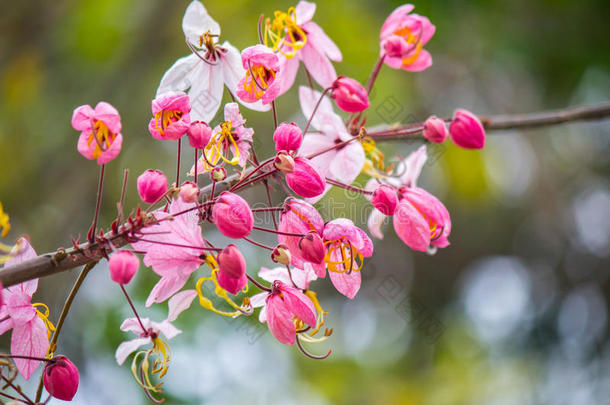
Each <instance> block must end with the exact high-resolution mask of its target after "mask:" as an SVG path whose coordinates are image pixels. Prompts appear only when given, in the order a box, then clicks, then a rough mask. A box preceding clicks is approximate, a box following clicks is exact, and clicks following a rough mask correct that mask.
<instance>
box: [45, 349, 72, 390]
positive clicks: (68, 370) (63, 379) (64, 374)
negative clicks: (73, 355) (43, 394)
mask: <svg viewBox="0 0 610 405" xmlns="http://www.w3.org/2000/svg"><path fill="white" fill-rule="evenodd" d="M51 360H52V361H50V362H47V365H46V366H45V367H44V371H43V372H42V375H43V377H42V382H43V383H44V387H45V388H46V390H47V391H48V392H49V394H51V396H52V397H54V398H57V399H61V400H62V401H72V398H74V395H76V391H77V390H78V369H77V368H76V366H75V365H74V364H72V362H71V361H70V360H68V358H67V357H66V356H55V357H53V358H52V359H51Z"/></svg>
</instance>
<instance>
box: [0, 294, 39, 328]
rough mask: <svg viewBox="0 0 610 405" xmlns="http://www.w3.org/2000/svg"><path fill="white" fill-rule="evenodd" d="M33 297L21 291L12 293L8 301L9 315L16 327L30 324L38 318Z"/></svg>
mask: <svg viewBox="0 0 610 405" xmlns="http://www.w3.org/2000/svg"><path fill="white" fill-rule="evenodd" d="M31 301H32V297H30V296H29V295H28V294H26V293H24V292H20V291H16V292H14V293H12V294H11V295H10V296H9V297H8V298H7V299H6V309H7V312H8V315H9V316H10V317H11V318H12V319H13V322H14V324H15V325H22V324H24V323H27V322H29V321H30V320H31V319H32V318H33V317H35V316H36V309H35V308H34V307H33V306H32V303H31Z"/></svg>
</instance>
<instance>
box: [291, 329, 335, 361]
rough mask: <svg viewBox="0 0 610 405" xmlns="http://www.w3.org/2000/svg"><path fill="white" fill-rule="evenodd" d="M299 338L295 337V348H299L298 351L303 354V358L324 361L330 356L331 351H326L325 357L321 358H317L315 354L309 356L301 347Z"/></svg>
mask: <svg viewBox="0 0 610 405" xmlns="http://www.w3.org/2000/svg"><path fill="white" fill-rule="evenodd" d="M299 336H300V335H297V338H296V343H297V347H298V348H299V351H300V352H301V353H303V354H304V355H305V356H307V357H309V358H310V359H313V360H324V359H326V358H328V356H330V354H331V353H332V351H333V349H328V353H326V354H325V355H322V356H317V355H315V354H311V353H309V352H308V351H307V350H305V348H304V347H303V345H301V341H300V339H299Z"/></svg>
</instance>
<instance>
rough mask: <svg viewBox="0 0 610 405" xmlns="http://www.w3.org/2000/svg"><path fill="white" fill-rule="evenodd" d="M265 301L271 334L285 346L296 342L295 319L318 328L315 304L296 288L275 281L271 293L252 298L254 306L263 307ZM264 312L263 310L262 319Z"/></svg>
mask: <svg viewBox="0 0 610 405" xmlns="http://www.w3.org/2000/svg"><path fill="white" fill-rule="evenodd" d="M263 299H264V300H265V304H264V305H265V307H264V310H265V311H264V318H263V319H261V322H265V321H266V322H267V325H269V330H270V331H271V334H272V335H273V336H274V337H275V338H276V339H277V340H278V341H279V342H280V343H283V344H285V345H293V344H294V342H295V340H296V326H295V324H294V322H293V318H294V317H297V318H298V319H300V320H302V321H303V322H304V323H306V324H307V325H309V326H310V327H312V328H315V327H316V324H317V318H316V309H315V307H314V304H313V302H311V300H310V299H309V297H307V296H306V295H305V294H303V293H302V292H301V291H299V290H298V289H296V288H294V287H290V286H288V285H286V284H284V283H283V282H281V281H279V280H277V279H276V280H275V281H273V285H272V287H271V292H270V293H266V292H264V293H261V294H258V295H256V296H254V297H252V306H253V307H254V306H261V304H260V301H262V300H263ZM262 317H263V311H262V310H261V317H259V319H260V318H262Z"/></svg>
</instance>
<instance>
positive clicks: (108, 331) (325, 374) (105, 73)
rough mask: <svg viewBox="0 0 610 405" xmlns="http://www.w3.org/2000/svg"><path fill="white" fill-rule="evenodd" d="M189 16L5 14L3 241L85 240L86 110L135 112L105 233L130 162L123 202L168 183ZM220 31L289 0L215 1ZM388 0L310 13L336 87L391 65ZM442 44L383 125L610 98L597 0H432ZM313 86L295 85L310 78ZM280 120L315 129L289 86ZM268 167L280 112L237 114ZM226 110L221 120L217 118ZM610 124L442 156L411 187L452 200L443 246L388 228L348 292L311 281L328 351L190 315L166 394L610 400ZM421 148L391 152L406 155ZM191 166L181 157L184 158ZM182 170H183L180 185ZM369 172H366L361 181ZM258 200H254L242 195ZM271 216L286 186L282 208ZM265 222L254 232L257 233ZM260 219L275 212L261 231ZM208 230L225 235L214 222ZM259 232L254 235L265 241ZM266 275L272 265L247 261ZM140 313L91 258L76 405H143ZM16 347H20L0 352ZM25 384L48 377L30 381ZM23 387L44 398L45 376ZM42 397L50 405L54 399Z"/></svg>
mask: <svg viewBox="0 0 610 405" xmlns="http://www.w3.org/2000/svg"><path fill="white" fill-rule="evenodd" d="M187 4H188V2H187V1H175V0H165V1H150V0H105V1H96V0H82V1H80V0H79V1H76V0H57V1H53V2H49V1H44V0H28V1H22V2H10V3H9V2H3V3H2V5H1V10H2V11H1V12H0V123H1V124H0V201H2V203H3V204H4V208H5V210H6V211H7V212H8V213H9V214H10V215H11V222H12V225H13V230H12V231H11V233H10V235H9V237H8V241H12V240H14V239H16V238H17V237H18V236H19V235H22V234H27V235H29V237H30V238H31V241H32V243H33V245H34V246H35V248H36V249H37V250H38V251H39V252H44V251H50V250H53V249H55V248H57V247H58V246H69V245H70V236H71V235H74V236H77V235H79V234H81V235H83V236H84V234H85V233H86V230H87V229H88V226H89V224H90V221H91V216H92V214H93V210H94V201H95V190H96V186H97V176H98V167H97V165H96V164H95V163H92V162H90V161H87V160H85V159H83V158H82V157H81V156H80V155H79V154H78V153H77V151H76V140H77V137H78V134H77V133H76V132H75V131H74V130H73V129H72V128H71V127H70V117H71V114H72V110H73V109H74V107H76V106H78V105H81V104H93V105H94V104H95V103H97V102H98V101H100V100H106V101H108V102H110V103H112V104H113V105H115V106H116V107H117V108H118V110H119V111H120V113H121V116H122V121H123V136H124V139H125V141H124V144H123V151H122V152H121V155H120V156H119V157H118V158H117V159H116V160H115V161H113V162H112V163H111V164H110V165H109V166H108V171H107V182H106V184H105V193H104V200H103V213H102V224H103V225H107V224H109V223H110V222H111V221H112V218H113V215H115V202H116V201H117V200H118V198H119V195H120V184H121V180H122V174H123V169H124V168H129V169H130V171H131V177H130V183H129V185H130V187H129V190H128V193H127V207H130V208H134V207H136V206H137V204H138V198H137V193H136V192H135V178H136V177H137V175H139V173H141V172H142V171H143V170H145V169H148V168H159V169H161V170H163V171H165V172H166V173H167V174H168V175H169V174H170V173H174V170H175V166H174V165H175V150H174V148H175V144H173V143H171V142H167V143H163V142H159V141H155V140H153V139H152V138H151V136H150V135H149V133H148V131H147V123H148V120H149V119H150V115H151V113H150V101H151V99H152V97H154V93H155V90H156V87H157V85H158V82H159V80H160V78H161V76H162V74H163V73H164V72H165V70H166V69H167V68H168V67H169V66H170V65H171V64H172V63H173V62H174V61H175V60H176V59H177V58H178V57H181V56H184V55H186V54H188V49H187V48H186V46H185V44H184V38H183V33H182V30H181V19H182V15H183V13H184V10H185V8H186V6H187ZM204 4H205V5H206V7H207V9H208V11H209V12H210V14H211V15H212V16H213V17H214V18H215V19H216V20H217V21H218V22H219V23H220V24H221V27H222V40H229V41H230V42H231V43H233V44H234V45H236V46H237V47H238V48H240V49H243V48H244V47H246V46H249V45H252V44H253V43H254V42H255V41H256V21H257V18H258V15H259V14H260V13H261V12H263V13H265V14H266V15H271V14H272V12H273V11H274V10H275V9H281V10H285V9H287V8H288V7H290V6H291V5H294V4H293V3H291V2H287V1H281V0H273V1H271V0H265V1H245V0H241V1H239V0H238V1H230V2H229V1H211V0H210V1H205V2H204ZM400 4H401V3H400V2H397V1H375V2H371V1H364V0H332V1H324V2H319V4H318V8H317V11H316V15H315V21H316V22H318V23H319V24H320V25H321V26H322V27H323V28H324V29H325V30H326V32H327V33H328V34H329V35H330V37H331V38H333V39H334V41H335V42H336V43H337V44H338V45H339V47H340V48H341V50H342V52H343V62H341V63H339V64H336V68H337V71H338V72H339V74H345V75H347V76H351V77H355V78H356V79H359V80H361V81H362V82H364V81H365V80H366V78H367V77H368V74H369V72H370V70H371V68H372V66H373V64H374V62H375V60H376V57H377V55H378V46H379V45H378V31H379V28H380V27H381V24H382V23H383V21H384V19H385V17H386V16H387V15H388V14H389V13H390V12H391V11H392V10H393V9H394V8H395V7H397V6H398V5H400ZM415 5H416V12H418V13H420V14H422V15H426V16H428V17H429V18H430V19H431V21H432V22H433V23H434V24H435V25H436V27H437V31H436V35H435V36H434V38H433V39H432V40H431V41H430V43H429V45H428V46H427V49H429V51H430V52H431V53H432V55H433V59H434V65H433V66H432V67H431V68H430V69H428V70H427V71H425V72H423V73H418V74H412V73H407V72H403V71H393V70H391V69H389V68H387V67H384V68H383V70H382V73H381V77H380V79H379V80H378V82H377V84H376V86H375V88H376V91H375V93H374V94H373V95H372V99H373V103H372V107H371V110H370V114H369V123H370V124H373V125H375V124H391V123H394V122H405V121H408V122H410V121H414V120H424V119H425V118H426V117H427V116H428V115H429V114H430V113H436V114H438V115H440V116H449V115H450V114H451V113H452V111H453V109H455V108H456V107H464V108H467V109H470V110H472V111H475V112H476V113H479V114H491V113H517V112H528V111H535V110H544V109H550V108H558V107H563V106H568V105H579V104H589V103H595V102H599V101H604V100H607V99H609V98H610V41H608V38H610V25H609V24H608V23H607V21H608V19H609V18H610V2H608V1H605V0H582V1H579V2H574V1H568V0H565V1H564V0H536V1H526V0H510V1H507V0H492V1H466V0H435V1H425V2H418V3H416V4H415ZM299 78H300V80H301V82H302V83H303V81H304V77H303V76H302V72H301V76H299ZM278 111H279V117H280V119H281V120H284V121H291V120H292V121H296V122H300V123H301V124H303V123H304V117H303V116H302V114H301V112H300V110H299V107H298V104H297V97H296V91H294V90H293V91H291V92H290V93H288V94H287V95H285V96H283V97H282V98H281V99H279V101H278ZM244 115H245V116H246V118H247V119H248V123H249V125H250V126H252V127H254V128H255V131H256V136H255V137H256V143H255V145H256V147H257V148H258V150H259V156H266V155H269V154H270V153H271V150H272V147H273V145H272V143H271V134H272V125H271V115H270V114H262V113H256V112H251V111H246V110H244ZM217 117H218V116H217ZM609 142H610V121H608V120H606V121H599V122H595V123H575V124H570V125H563V126H559V127H552V128H548V129H540V130H532V131H504V132H496V133H492V134H490V137H489V139H488V143H487V147H486V149H485V150H484V151H481V152H474V151H463V150H458V149H457V148H455V147H452V146H451V145H447V146H443V147H437V148H433V149H431V151H430V154H431V156H432V158H431V159H430V161H429V163H428V164H427V165H426V167H425V168H424V174H423V177H422V182H421V184H422V185H423V186H424V187H425V188H427V189H428V190H430V191H431V192H433V193H434V194H435V195H437V196H438V197H439V198H440V199H441V200H442V201H443V202H444V203H445V205H446V206H447V207H448V209H449V211H450V212H451V216H452V220H453V224H454V226H453V231H452V234H451V238H450V239H451V242H452V244H451V246H450V247H448V248H446V249H443V250H441V251H439V252H438V253H437V254H436V255H434V256H427V255H424V254H420V253H414V252H412V251H411V250H409V249H408V248H406V247H405V246H404V245H403V244H402V243H401V242H400V241H399V240H398V238H397V237H396V236H395V235H394V232H393V230H391V226H389V227H387V228H386V238H385V239H384V240H383V242H379V241H378V242H377V243H376V246H375V250H376V253H375V256H374V258H373V259H371V260H369V261H368V262H367V265H366V267H365V269H364V270H363V288H362V290H361V291H360V293H359V294H358V296H357V297H356V299H355V300H353V301H350V300H348V299H346V298H344V297H343V296H340V295H339V294H338V293H337V292H336V291H334V289H333V288H332V287H329V283H328V282H326V281H318V282H317V283H316V284H315V288H316V289H318V291H319V296H320V298H321V300H322V303H323V305H324V307H325V309H326V310H328V311H329V312H330V314H329V316H328V325H329V326H331V327H333V328H334V330H335V333H334V334H333V337H332V338H331V339H330V340H329V341H328V342H327V344H326V343H325V344H322V345H320V347H310V350H312V351H315V352H318V353H324V352H325V351H326V350H327V349H328V348H329V347H332V348H333V354H332V356H331V357H330V358H329V359H327V360H325V361H313V360H309V359H306V358H304V357H303V356H301V355H300V354H299V353H298V352H297V351H296V350H295V349H294V348H291V347H286V346H283V345H281V344H279V343H277V342H276V341H275V340H274V339H273V338H272V336H271V335H270V333H269V332H268V331H267V328H266V326H264V325H260V324H259V323H258V321H257V320H256V317H252V318H253V319H251V320H246V321H243V320H237V321H227V320H226V319H221V318H219V317H217V316H215V315H214V314H211V313H208V312H206V311H205V310H203V309H202V308H200V307H198V306H196V305H193V307H192V308H191V309H190V310H189V311H188V312H186V313H185V314H183V315H182V316H181V318H180V319H179V320H178V321H177V326H178V327H179V328H181V329H182V330H183V331H184V333H182V334H181V335H180V336H178V337H176V338H174V339H173V340H172V341H171V342H170V343H171V347H172V350H173V360H172V364H171V368H170V371H169V373H168V375H167V376H166V379H165V393H164V394H165V396H166V398H167V402H166V403H170V404H232V403H245V402H247V403H250V404H305V403H308V404H434V405H444V404H447V405H449V404H502V405H509V404H566V405H567V404H570V405H579V404H583V405H584V404H587V405H588V404H610V343H609V341H608V336H609V333H608V303H609V296H610V281H609V279H608V277H609V275H610V183H609V180H608V173H609V169H610V161H609V160H608V156H609V153H608V152H609V150H610V148H609ZM417 146H418V145H416V144H405V143H392V144H384V145H383V146H382V148H383V150H384V151H385V152H386V153H387V154H388V155H389V156H391V155H393V154H399V155H402V156H405V155H406V154H407V153H408V152H409V151H410V150H413V149H414V148H415V147H417ZM188 164H189V165H190V162H188ZM186 169H187V167H186V164H185V166H184V170H186ZM363 181H364V179H363ZM246 195H247V196H248V199H249V200H250V201H255V200H262V198H263V195H264V194H263V193H262V190H261V189H260V188H258V189H253V190H251V191H248V192H247V193H246ZM273 198H274V199H275V201H281V200H282V199H283V195H282V193H281V191H280V190H278V191H276V192H275V193H274V195H273ZM319 208H320V210H321V212H322V213H323V214H324V216H325V219H327V220H328V219H331V218H332V217H333V216H348V217H350V218H352V219H354V221H355V222H356V223H357V224H360V225H361V226H362V227H365V224H366V218H367V215H368V212H369V211H368V208H367V206H366V204H365V201H364V200H363V199H362V198H361V197H358V196H353V195H349V194H347V195H346V194H344V193H342V192H341V193H339V192H336V193H332V194H331V195H330V196H329V197H328V198H326V199H325V200H323V201H322V202H321V203H320V204H319ZM262 220H264V218H261V221H262ZM268 221H269V219H268V218H267V222H268ZM204 232H205V235H206V237H209V238H210V239H211V240H220V238H219V237H218V235H217V233H215V232H214V229H212V227H210V226H206V228H205V231H204ZM265 238H266V235H261V236H260V240H263V241H268V242H269V243H272V242H271V239H265ZM244 249H245V251H246V253H247V258H248V268H249V272H250V273H251V274H254V273H255V272H256V271H257V270H258V268H259V267H260V266H270V265H271V264H272V263H271V262H270V261H269V259H268V257H267V253H266V252H260V251H257V250H254V249H251V248H250V247H244ZM76 276H77V271H76V270H74V271H71V272H68V273H64V274H61V275H57V276H55V277H52V278H48V279H43V280H41V282H40V288H39V292H38V293H37V294H36V296H35V300H36V301H42V302H45V303H47V304H49V306H50V307H51V310H52V319H56V318H57V316H58V315H59V311H60V308H61V305H62V303H63V300H64V299H65V297H66V295H67V293H68V291H69V289H70V287H71V284H72V282H73V280H74V279H75V278H76ZM155 281H156V276H155V275H154V274H152V272H151V271H150V270H149V269H145V268H141V269H140V272H139V274H138V276H137V278H136V280H135V282H134V283H132V285H130V286H129V290H130V292H131V293H132V295H133V296H134V299H135V301H136V303H137V305H138V306H139V308H141V309H140V311H141V314H143V315H144V316H151V317H152V318H155V319H158V320H161V319H164V318H165V316H166V314H167V313H166V311H167V307H166V305H158V306H157V307H154V308H151V309H144V308H143V302H144V300H145V298H146V296H147V294H148V291H150V288H151V286H152V285H153V284H154V282H155ZM127 316H130V313H129V310H128V307H127V305H126V304H125V302H124V300H123V299H122V296H121V293H120V290H119V289H118V288H117V287H116V285H114V284H113V283H112V282H111V281H110V279H109V277H108V271H107V269H106V267H105V264H104V263H102V264H100V265H99V266H98V267H97V268H96V269H95V271H93V272H92V274H91V275H90V276H89V278H88V279H87V280H86V281H85V283H84V287H83V289H82V291H81V292H80V294H79V296H78V297H77V299H76V301H75V306H74V309H73V310H72V312H71V313H70V316H69V318H68V320H67V323H66V325H65V329H64V331H63V333H62V336H61V338H60V341H59V350H58V351H59V352H61V353H64V354H66V355H68V356H70V357H71V358H72V359H73V360H74V362H75V363H76V364H77V365H78V367H79V369H80V371H81V387H80V390H79V393H78V394H77V396H76V398H75V401H74V403H78V404H141V403H142V404H143V403H146V400H145V398H144V396H143V394H142V392H141V390H140V389H139V388H138V386H137V385H136V384H135V382H134V381H133V380H132V377H131V374H130V371H129V365H128V364H125V365H123V366H122V367H119V366H118V365H117V364H116V362H115V361H114V356H113V354H114V350H115V349H116V347H117V346H118V344H119V343H120V342H121V341H122V340H124V339H126V338H130V337H131V336H128V335H126V334H123V333H122V332H120V331H119V325H120V323H121V320H122V319H124V318H125V317H127ZM0 347H1V348H2V349H3V350H6V349H7V348H8V333H7V334H6V335H5V336H3V337H2V338H1V340H0ZM31 381H34V382H37V376H35V377H33V378H32V380H31ZM23 386H24V387H25V388H26V389H29V390H30V392H31V390H32V389H33V388H32V387H33V385H32V383H28V382H24V383H23ZM52 403H54V402H53V401H52Z"/></svg>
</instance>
